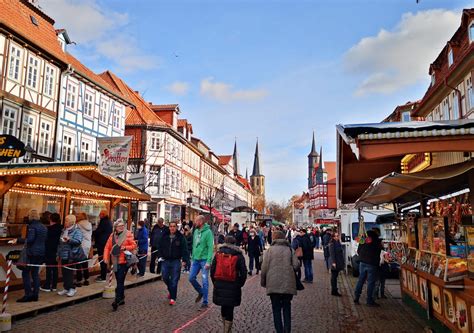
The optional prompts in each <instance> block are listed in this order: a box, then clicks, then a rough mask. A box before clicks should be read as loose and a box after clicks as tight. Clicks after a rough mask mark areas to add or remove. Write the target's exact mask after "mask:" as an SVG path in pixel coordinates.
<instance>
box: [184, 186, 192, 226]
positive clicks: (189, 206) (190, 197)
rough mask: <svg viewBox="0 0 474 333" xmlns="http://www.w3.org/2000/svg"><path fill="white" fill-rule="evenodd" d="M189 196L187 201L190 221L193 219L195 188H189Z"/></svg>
mask: <svg viewBox="0 0 474 333" xmlns="http://www.w3.org/2000/svg"><path fill="white" fill-rule="evenodd" d="M187 193H188V197H187V198H186V203H187V204H188V221H189V220H190V219H191V204H192V203H193V193H194V192H193V190H191V189H189V190H188V192H187Z"/></svg>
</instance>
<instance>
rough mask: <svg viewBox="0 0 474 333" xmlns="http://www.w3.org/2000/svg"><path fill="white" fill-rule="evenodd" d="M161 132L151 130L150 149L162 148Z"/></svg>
mask: <svg viewBox="0 0 474 333" xmlns="http://www.w3.org/2000/svg"><path fill="white" fill-rule="evenodd" d="M160 141H161V140H160V133H158V132H151V133H150V149H152V150H160V149H161V142H160Z"/></svg>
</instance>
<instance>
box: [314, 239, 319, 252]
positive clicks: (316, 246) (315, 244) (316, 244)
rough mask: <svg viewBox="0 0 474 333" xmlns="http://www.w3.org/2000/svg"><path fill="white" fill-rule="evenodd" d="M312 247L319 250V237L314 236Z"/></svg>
mask: <svg viewBox="0 0 474 333" xmlns="http://www.w3.org/2000/svg"><path fill="white" fill-rule="evenodd" d="M314 247H315V248H317V249H318V250H319V237H316V241H315V243H314Z"/></svg>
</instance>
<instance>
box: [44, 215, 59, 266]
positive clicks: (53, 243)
mask: <svg viewBox="0 0 474 333" xmlns="http://www.w3.org/2000/svg"><path fill="white" fill-rule="evenodd" d="M47 229H48V236H47V237H46V258H56V255H57V253H58V246H59V239H60V238H61V233H62V231H63V226H62V225H60V224H59V223H55V224H51V225H49V226H48V228H47Z"/></svg>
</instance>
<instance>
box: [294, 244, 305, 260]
mask: <svg viewBox="0 0 474 333" xmlns="http://www.w3.org/2000/svg"><path fill="white" fill-rule="evenodd" d="M295 254H296V257H297V258H301V257H302V256H303V248H302V247H301V246H298V247H297V248H296V250H295Z"/></svg>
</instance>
